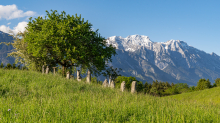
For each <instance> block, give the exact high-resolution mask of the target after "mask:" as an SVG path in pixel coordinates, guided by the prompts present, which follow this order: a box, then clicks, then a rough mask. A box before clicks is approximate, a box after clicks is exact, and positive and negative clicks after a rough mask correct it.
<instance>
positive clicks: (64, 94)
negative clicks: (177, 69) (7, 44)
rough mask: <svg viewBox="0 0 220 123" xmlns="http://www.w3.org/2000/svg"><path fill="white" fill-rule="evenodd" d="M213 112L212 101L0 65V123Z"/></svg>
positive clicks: (217, 111) (181, 117) (207, 117)
mask: <svg viewBox="0 0 220 123" xmlns="http://www.w3.org/2000/svg"><path fill="white" fill-rule="evenodd" d="M210 90H211V89H210ZM193 93H195V92H193ZM181 95H182V94H181ZM178 96H180V95H178ZM218 97H219V96H218ZM218 97H217V96H216V98H218ZM219 116H220V106H218V105H214V104H212V105H208V104H201V103H197V102H190V101H188V102H186V101H181V100H180V101H179V100H177V99H173V98H171V97H163V98H159V97H152V96H148V95H144V94H131V93H130V92H123V93H122V92H120V90H118V89H110V88H103V87H102V86H100V85H96V84H86V83H84V82H77V81H75V80H67V79H65V78H62V77H60V76H54V75H52V74H49V75H42V74H41V73H37V72H33V71H21V70H3V69H0V122H4V123H5V122H28V123H29V122H43V123H44V122H57V123H60V122H78V123H82V122H143V123H146V122H153V123H154V122H155V123H169V122H170V123H183V122H186V123H194V122H197V123H209V122H215V123H217V122H219V121H220V119H219Z"/></svg>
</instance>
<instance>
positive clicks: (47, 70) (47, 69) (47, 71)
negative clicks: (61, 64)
mask: <svg viewBox="0 0 220 123" xmlns="http://www.w3.org/2000/svg"><path fill="white" fill-rule="evenodd" d="M48 73H49V67H48V66H47V68H46V74H48Z"/></svg>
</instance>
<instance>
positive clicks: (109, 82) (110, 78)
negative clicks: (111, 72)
mask: <svg viewBox="0 0 220 123" xmlns="http://www.w3.org/2000/svg"><path fill="white" fill-rule="evenodd" d="M111 82H112V77H111V76H109V80H108V85H109V86H110V84H111Z"/></svg>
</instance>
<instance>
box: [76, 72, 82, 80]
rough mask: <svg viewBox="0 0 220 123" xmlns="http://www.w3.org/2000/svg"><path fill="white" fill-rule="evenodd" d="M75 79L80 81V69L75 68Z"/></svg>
mask: <svg viewBox="0 0 220 123" xmlns="http://www.w3.org/2000/svg"><path fill="white" fill-rule="evenodd" d="M76 74H77V81H81V76H80V70H77V73H76Z"/></svg>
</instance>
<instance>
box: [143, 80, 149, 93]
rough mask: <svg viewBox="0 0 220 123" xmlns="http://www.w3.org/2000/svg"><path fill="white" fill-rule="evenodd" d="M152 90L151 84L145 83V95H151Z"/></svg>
mask: <svg viewBox="0 0 220 123" xmlns="http://www.w3.org/2000/svg"><path fill="white" fill-rule="evenodd" d="M150 89H151V84H149V83H147V82H145V83H144V86H143V92H144V94H146V93H147V94H149V93H150Z"/></svg>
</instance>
